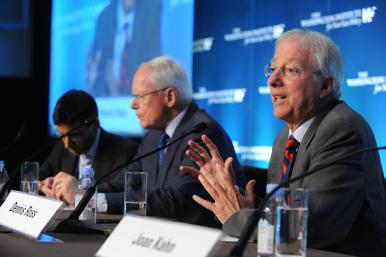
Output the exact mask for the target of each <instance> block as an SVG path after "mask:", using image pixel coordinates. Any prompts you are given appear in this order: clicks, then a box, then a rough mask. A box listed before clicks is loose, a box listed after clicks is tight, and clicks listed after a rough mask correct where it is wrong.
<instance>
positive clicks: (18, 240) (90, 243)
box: [0, 215, 348, 257]
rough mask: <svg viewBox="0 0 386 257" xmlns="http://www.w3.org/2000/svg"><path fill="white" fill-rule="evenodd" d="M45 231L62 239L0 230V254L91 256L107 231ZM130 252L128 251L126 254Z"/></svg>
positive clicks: (252, 248) (320, 255) (315, 254)
mask: <svg viewBox="0 0 386 257" xmlns="http://www.w3.org/2000/svg"><path fill="white" fill-rule="evenodd" d="M120 217H121V216H119V215H114V216H110V215H105V216H101V215H100V216H99V219H100V220H103V222H109V221H110V220H111V221H114V220H115V221H118V220H119V219H120ZM116 224H117V223H115V224H112V223H105V224H104V226H106V228H108V227H110V228H113V227H114V226H115V225H116ZM47 234H48V235H50V236H53V237H55V238H57V239H60V240H61V241H63V242H57V243H42V242H37V241H35V240H32V239H30V238H26V237H25V236H23V235H20V234H17V233H14V232H10V231H8V232H4V231H3V232H0V256H4V257H30V256H31V257H32V256H33V257H36V256H40V257H46V256H47V257H48V256H52V257H69V256H71V257H77V256H79V257H91V256H95V253H96V252H97V251H98V249H99V248H100V247H101V246H102V244H103V242H104V241H105V240H106V239H107V237H108V235H103V234H99V235H98V234H68V233H56V232H47ZM234 244H235V243H230V242H218V245H217V247H216V248H215V249H216V250H215V251H214V255H213V256H215V257H225V256H227V255H228V254H229V252H230V250H231V249H232V247H233V246H234ZM128 256H130V254H128ZM244 256H245V257H255V256H256V243H252V242H251V243H249V244H248V246H247V248H246V250H245V252H244ZM307 256H309V257H348V255H343V254H338V253H333V252H327V251H320V250H316V249H307Z"/></svg>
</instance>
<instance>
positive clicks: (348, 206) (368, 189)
mask: <svg viewBox="0 0 386 257" xmlns="http://www.w3.org/2000/svg"><path fill="white" fill-rule="evenodd" d="M265 74H266V76H267V77H268V84H269V87H270V93H271V100H272V104H273V109H274V110H273V113H274V115H275V116H276V117H277V118H279V119H282V120H284V121H285V122H286V124H287V126H286V127H285V128H284V129H283V130H282V131H281V132H280V134H279V135H278V137H277V138H276V140H275V142H274V144H273V148H272V155H271V159H270V163H269V170H268V181H269V182H268V183H277V184H278V183H280V182H286V181H288V180H289V179H290V178H291V177H296V176H299V175H302V174H305V173H307V172H308V171H310V170H313V169H319V171H318V172H317V173H314V174H312V175H310V176H308V177H305V178H303V179H302V180H299V181H296V182H294V183H292V184H290V185H289V187H290V188H308V189H309V192H310V193H309V220H308V239H307V243H308V246H309V247H313V248H320V249H327V250H332V251H338V252H343V253H349V254H354V255H356V256H357V255H358V256H384V254H385V252H386V249H385V248H386V196H385V191H384V188H383V171H382V166H381V163H380V159H379V154H378V152H366V153H362V154H357V155H354V156H351V157H350V158H344V156H347V155H348V154H349V153H353V152H355V151H357V150H359V149H363V148H367V147H375V146H376V142H375V138H374V135H373V132H372V130H371V128H370V127H369V125H368V124H367V122H366V121H365V120H364V119H363V117H361V116H360V115H359V114H358V113H356V112H355V111H354V110H352V109H351V108H350V107H349V106H348V105H347V104H346V103H345V102H344V101H342V100H340V95H341V87H342V85H341V83H342V78H343V61H342V57H341V54H340V52H339V50H338V48H337V47H336V46H335V44H334V43H333V42H332V41H331V40H330V39H329V38H327V37H326V36H324V35H322V34H320V33H318V32H312V31H303V30H298V29H294V30H290V31H288V32H286V33H284V34H283V35H281V36H280V37H279V38H278V39H277V41H276V45H275V55H274V57H273V58H272V61H271V64H270V65H268V66H266V68H265ZM203 140H204V142H205V143H206V146H207V147H208V149H209V150H210V155H209V153H207V152H206V151H205V150H204V148H202V147H201V146H200V145H198V144H195V143H194V142H189V145H190V146H191V149H190V150H189V151H187V155H188V156H190V157H191V158H192V159H193V160H195V161H196V163H197V165H198V166H199V167H200V170H198V169H194V168H192V167H186V166H183V167H181V170H182V171H185V172H188V173H192V174H195V175H196V176H197V177H198V179H199V181H201V183H202V184H203V185H204V186H205V188H206V190H207V191H208V192H209V193H210V195H211V196H212V198H213V200H214V201H207V200H204V199H201V198H200V197H198V196H194V199H195V200H196V201H197V202H198V203H199V204H201V205H202V206H204V207H206V208H207V209H209V210H211V211H212V212H213V213H214V214H215V215H216V216H217V217H218V218H219V220H220V221H221V222H222V223H223V224H224V226H223V229H224V231H225V232H226V233H228V234H230V235H234V236H239V235H240V232H241V230H242V228H244V227H245V225H246V221H247V220H248V217H249V214H250V213H251V212H252V211H251V208H254V207H255V206H257V205H256V204H255V203H254V199H253V185H254V181H249V182H248V184H247V190H246V192H247V193H246V196H245V197H244V196H242V195H240V194H239V193H238V192H237V191H236V190H235V189H234V186H233V184H232V179H231V178H230V177H231V175H230V174H232V172H231V168H230V166H229V165H228V166H227V165H226V164H227V162H229V160H228V159H227V160H226V161H225V163H224V161H223V160H222V159H221V157H220V156H219V154H218V151H217V149H216V146H215V143H214V144H213V142H212V141H211V140H210V139H209V138H208V137H206V136H203ZM290 149H292V150H291V151H290ZM338 158H341V159H342V160H340V161H334V160H337V159H338ZM325 164H328V165H326V167H323V168H318V167H320V165H325ZM216 165H217V166H216ZM243 208H244V209H243ZM248 208H249V209H248ZM241 209H242V210H241Z"/></svg>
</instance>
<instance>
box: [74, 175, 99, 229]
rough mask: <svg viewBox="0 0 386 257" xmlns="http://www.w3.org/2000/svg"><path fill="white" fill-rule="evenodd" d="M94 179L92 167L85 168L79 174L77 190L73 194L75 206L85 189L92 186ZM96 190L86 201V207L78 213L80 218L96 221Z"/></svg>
mask: <svg viewBox="0 0 386 257" xmlns="http://www.w3.org/2000/svg"><path fill="white" fill-rule="evenodd" d="M94 183H95V181H94V169H93V168H85V169H84V170H83V171H82V172H81V174H80V179H79V182H78V190H77V193H76V196H75V206H76V205H78V203H79V202H80V200H81V199H82V197H83V196H84V194H85V193H86V192H87V190H88V189H89V188H90V187H91V186H93V185H94ZM96 194H97V193H96V192H95V194H94V195H93V197H92V198H91V199H90V201H89V202H88V203H87V205H86V208H85V209H84V211H83V212H82V213H81V214H80V216H79V219H80V220H88V221H92V222H94V223H95V222H96Z"/></svg>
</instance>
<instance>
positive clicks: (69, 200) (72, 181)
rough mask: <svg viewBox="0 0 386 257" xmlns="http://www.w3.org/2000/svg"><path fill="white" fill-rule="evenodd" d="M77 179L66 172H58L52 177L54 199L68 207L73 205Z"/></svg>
mask: <svg viewBox="0 0 386 257" xmlns="http://www.w3.org/2000/svg"><path fill="white" fill-rule="evenodd" d="M76 185H77V179H76V178H75V177H74V176H71V175H69V174H68V173H66V172H62V171H61V172H59V173H58V174H57V175H56V176H55V177H54V183H53V185H52V188H53V190H54V194H55V198H56V199H58V200H61V201H63V202H65V203H66V204H68V205H75V195H76Z"/></svg>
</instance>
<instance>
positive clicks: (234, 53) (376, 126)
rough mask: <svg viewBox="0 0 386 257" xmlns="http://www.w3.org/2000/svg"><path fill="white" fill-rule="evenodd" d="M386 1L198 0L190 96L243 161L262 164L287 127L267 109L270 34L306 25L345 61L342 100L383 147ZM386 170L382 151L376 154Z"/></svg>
mask: <svg viewBox="0 0 386 257" xmlns="http://www.w3.org/2000/svg"><path fill="white" fill-rule="evenodd" d="M385 24H386V2H385V1H382V0H378V1H373V0H366V1H344V0H324V1H322V0H314V1H310V0H291V1H280V0H271V1H253V0H238V1H224V0H212V1H205V0H196V2H195V23H194V40H195V41H194V57H193V85H194V92H195V99H196V100H197V101H198V103H199V105H200V106H201V107H203V108H205V109H207V110H208V112H209V113H211V114H212V115H213V116H214V117H216V119H217V120H218V121H219V122H220V123H221V124H222V125H223V126H224V128H225V129H226V131H228V133H229V134H230V136H231V138H232V139H233V141H234V144H235V146H236V151H237V153H238V156H239V158H240V161H241V163H243V164H249V165H255V166H260V167H267V166H268V160H269V156H270V152H271V145H272V143H273V140H274V138H275V137H276V135H277V133H278V132H279V130H280V129H281V128H283V126H284V125H285V124H284V123H283V122H282V121H279V120H278V119H276V118H275V117H274V116H273V114H272V111H273V109H272V104H271V100H270V96H269V90H268V87H267V80H266V78H265V77H264V73H263V69H264V65H265V64H267V63H269V62H270V59H271V57H272V55H273V48H274V42H275V39H276V38H277V37H278V36H280V35H281V34H282V33H283V32H284V31H287V30H290V29H292V28H303V29H309V30H316V31H319V32H322V33H325V34H326V35H328V36H329V37H331V38H332V40H333V41H334V42H335V43H336V44H337V45H338V47H339V48H340V50H341V52H342V55H343V57H344V62H345V79H344V84H343V93H342V99H343V100H345V101H346V102H347V103H348V104H349V105H350V106H351V107H352V108H353V109H355V110H356V111H358V112H359V113H361V114H362V115H363V116H364V117H365V118H366V119H367V121H368V122H369V123H370V126H371V127H372V128H373V131H374V134H375V136H376V139H377V143H378V145H386V133H385V132H386V116H385V115H384V114H383V113H384V111H382V110H385V109H386V44H385V39H386V26H385ZM381 159H382V163H383V166H384V167H386V153H384V152H383V153H381Z"/></svg>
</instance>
